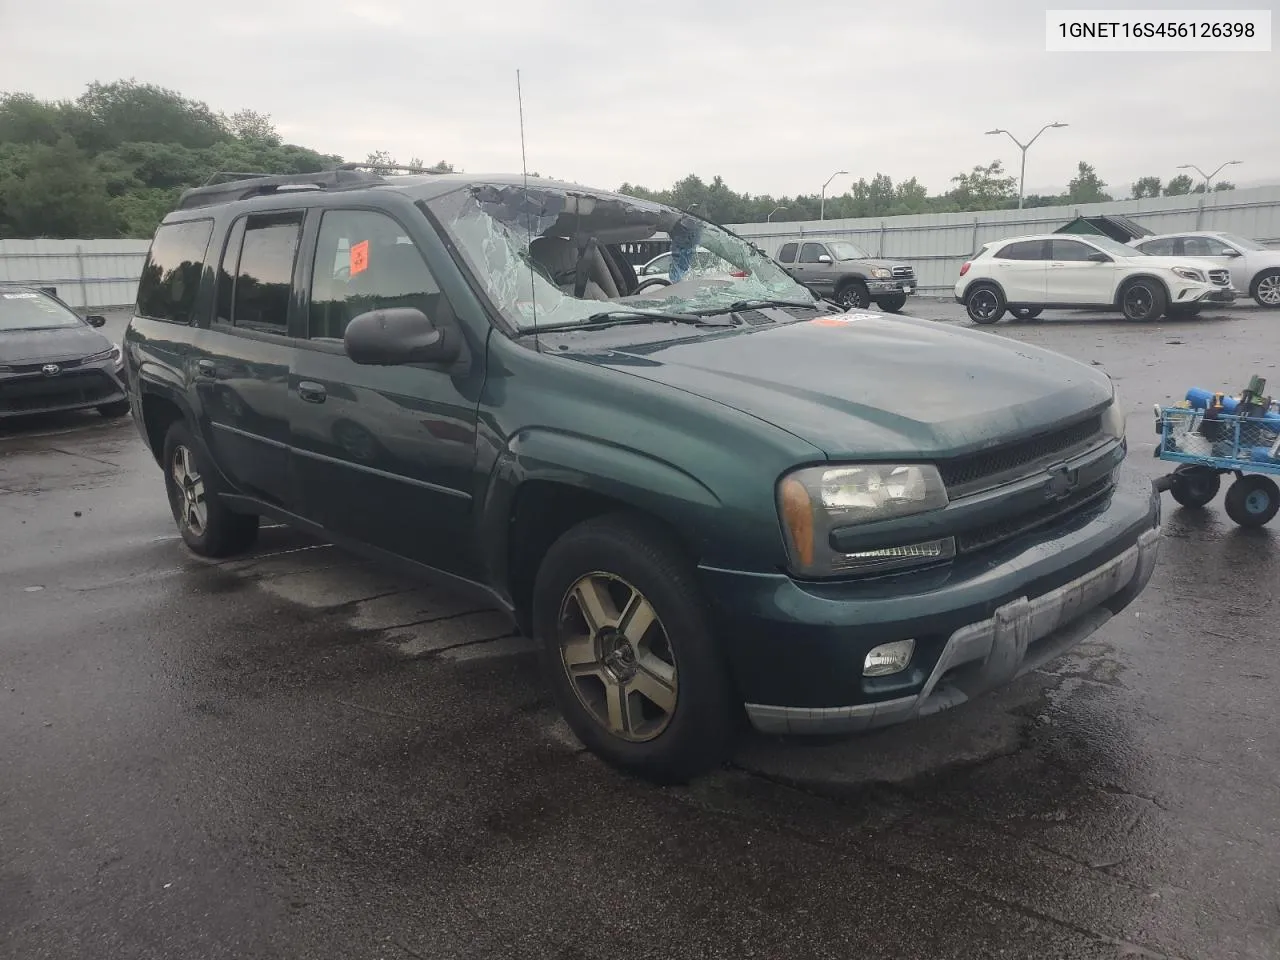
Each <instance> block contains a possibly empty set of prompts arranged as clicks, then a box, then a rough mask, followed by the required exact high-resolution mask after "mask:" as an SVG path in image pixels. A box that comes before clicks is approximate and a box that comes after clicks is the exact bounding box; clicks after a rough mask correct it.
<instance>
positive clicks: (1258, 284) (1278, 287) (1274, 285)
mask: <svg viewBox="0 0 1280 960" xmlns="http://www.w3.org/2000/svg"><path fill="white" fill-rule="evenodd" d="M1249 295H1250V296H1252V297H1253V299H1254V300H1256V301H1257V302H1258V306H1260V307H1266V308H1268V309H1270V310H1275V309H1280V270H1263V271H1262V272H1261V273H1260V274H1258V275H1257V276H1256V277H1255V278H1254V280H1253V289H1252V290H1250V291H1249Z"/></svg>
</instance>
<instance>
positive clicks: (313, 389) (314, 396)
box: [298, 380, 326, 403]
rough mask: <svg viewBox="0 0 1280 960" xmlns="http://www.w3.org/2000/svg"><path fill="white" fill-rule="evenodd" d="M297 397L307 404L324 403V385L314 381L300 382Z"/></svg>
mask: <svg viewBox="0 0 1280 960" xmlns="http://www.w3.org/2000/svg"><path fill="white" fill-rule="evenodd" d="M298 396H300V397H301V398H302V399H303V400H305V401H307V403H324V398H325V396H326V393H325V389H324V384H321V383H316V382H315V381H314V380H302V381H299V383H298Z"/></svg>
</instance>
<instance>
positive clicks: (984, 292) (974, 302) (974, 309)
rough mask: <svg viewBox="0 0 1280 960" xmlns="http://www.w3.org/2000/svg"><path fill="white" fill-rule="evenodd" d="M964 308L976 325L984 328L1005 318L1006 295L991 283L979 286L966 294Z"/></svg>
mask: <svg viewBox="0 0 1280 960" xmlns="http://www.w3.org/2000/svg"><path fill="white" fill-rule="evenodd" d="M964 308H965V310H967V311H968V313H969V319H970V320H972V321H973V322H974V323H980V324H982V325H983V326H987V325H988V324H992V323H996V322H997V321H999V319H1000V318H1001V317H1003V316H1004V294H1002V293H1001V292H1000V288H999V287H995V286H992V285H991V284H989V283H983V284H979V285H978V286H976V287H974V288H972V289H971V290H969V292H968V293H966V294H965V297H964Z"/></svg>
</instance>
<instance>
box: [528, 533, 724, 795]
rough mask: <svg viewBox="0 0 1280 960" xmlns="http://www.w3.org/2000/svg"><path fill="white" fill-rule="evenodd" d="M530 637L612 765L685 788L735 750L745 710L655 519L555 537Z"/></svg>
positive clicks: (574, 716) (583, 731)
mask: <svg viewBox="0 0 1280 960" xmlns="http://www.w3.org/2000/svg"><path fill="white" fill-rule="evenodd" d="M637 618H639V619H637ZM533 632H534V636H535V637H536V638H537V639H538V640H539V642H540V643H541V644H542V648H543V655H544V663H545V666H546V670H547V679H548V681H549V683H550V685H551V689H552V692H553V694H554V695H555V699H556V702H557V704H558V705H559V707H560V709H561V712H562V713H563V714H564V718H565V720H566V721H567V722H568V724H569V726H570V727H572V728H573V731H574V733H576V734H577V735H578V738H579V739H580V740H581V741H582V742H583V743H584V744H586V746H587V747H588V748H589V749H590V750H591V751H592V752H593V753H595V754H596V755H597V756H599V757H600V758H602V759H603V760H605V761H606V762H607V763H609V764H611V765H613V766H615V767H618V768H619V769H622V770H626V771H628V772H630V773H634V774H637V775H639V776H642V777H645V778H647V779H649V780H654V781H657V782H660V783H683V782H686V781H688V780H689V779H691V778H693V777H695V776H697V775H699V774H701V773H703V772H705V771H707V770H709V769H711V768H713V767H715V766H717V765H719V764H721V763H723V762H724V761H725V760H726V759H727V757H728V756H729V752H730V747H731V744H732V741H733V735H734V733H735V728H736V724H737V719H738V711H737V709H736V708H735V702H734V701H735V698H734V696H733V693H732V686H731V684H730V682H729V677H728V672H727V670H726V667H725V663H724V660H723V657H722V656H721V653H720V650H719V647H718V644H717V643H716V640H715V637H714V634H713V632H712V629H711V626H710V622H709V612H708V609H707V606H706V603H705V601H704V600H703V598H702V596H701V593H700V591H699V589H698V586H697V581H696V579H695V576H694V570H693V566H692V564H690V563H689V561H688V560H687V558H686V557H685V556H684V555H683V553H682V552H681V551H680V549H679V547H678V546H677V545H676V544H675V543H674V542H673V541H672V540H671V539H670V538H668V537H667V536H665V535H663V534H662V533H660V532H659V531H656V530H655V529H654V525H653V524H652V523H645V522H643V521H642V520H640V519H639V518H635V517H631V516H628V515H626V514H611V515H607V516H603V517H597V518H594V519H591V520H587V521H585V522H583V523H580V524H578V525H577V526H575V527H573V528H571V529H570V530H569V531H568V532H567V533H565V534H564V535H563V536H561V537H560V539H559V540H557V541H556V542H555V543H554V544H552V546H551V548H550V549H549V550H548V551H547V553H546V556H545V557H544V558H543V560H542V564H541V566H540V567H539V568H538V575H537V578H536V580H535V582H534V590H533Z"/></svg>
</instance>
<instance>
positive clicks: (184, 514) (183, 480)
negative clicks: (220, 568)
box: [162, 420, 258, 557]
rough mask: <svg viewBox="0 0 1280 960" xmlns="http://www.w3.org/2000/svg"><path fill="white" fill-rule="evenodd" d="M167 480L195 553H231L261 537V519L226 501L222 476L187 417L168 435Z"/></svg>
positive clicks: (175, 515) (171, 502) (185, 538)
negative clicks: (236, 510)
mask: <svg viewBox="0 0 1280 960" xmlns="http://www.w3.org/2000/svg"><path fill="white" fill-rule="evenodd" d="M162 464H163V467H164V485H165V490H166V491H168V494H169V509H170V510H171V511H172V513H173V521H174V523H176V524H177V525H178V532H179V533H180V534H182V539H183V541H184V542H185V543H186V545H187V547H188V548H190V550H191V552H192V553H197V554H199V555H200V556H202V557H231V556H235V555H236V554H238V553H243V552H244V551H246V550H248V549H249V548H250V547H251V546H253V542H254V541H255V540H257V539H258V518H257V517H256V516H254V515H253V514H245V513H236V512H235V511H233V510H232V509H231V508H230V507H228V506H227V505H226V504H225V503H223V502H222V500H221V498H220V497H219V494H220V493H221V492H222V484H221V480H220V478H219V477H218V475H217V472H216V471H215V470H214V469H213V468H212V465H211V464H209V463H207V462H206V459H205V456H204V454H203V453H202V452H201V450H200V448H199V447H198V446H197V444H196V443H195V440H194V439H193V438H192V436H191V431H190V430H189V429H188V428H187V425H186V423H185V422H184V421H182V420H177V421H175V422H174V423H173V425H172V426H171V427H169V432H168V433H167V434H165V438H164V458H163V461H162Z"/></svg>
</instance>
